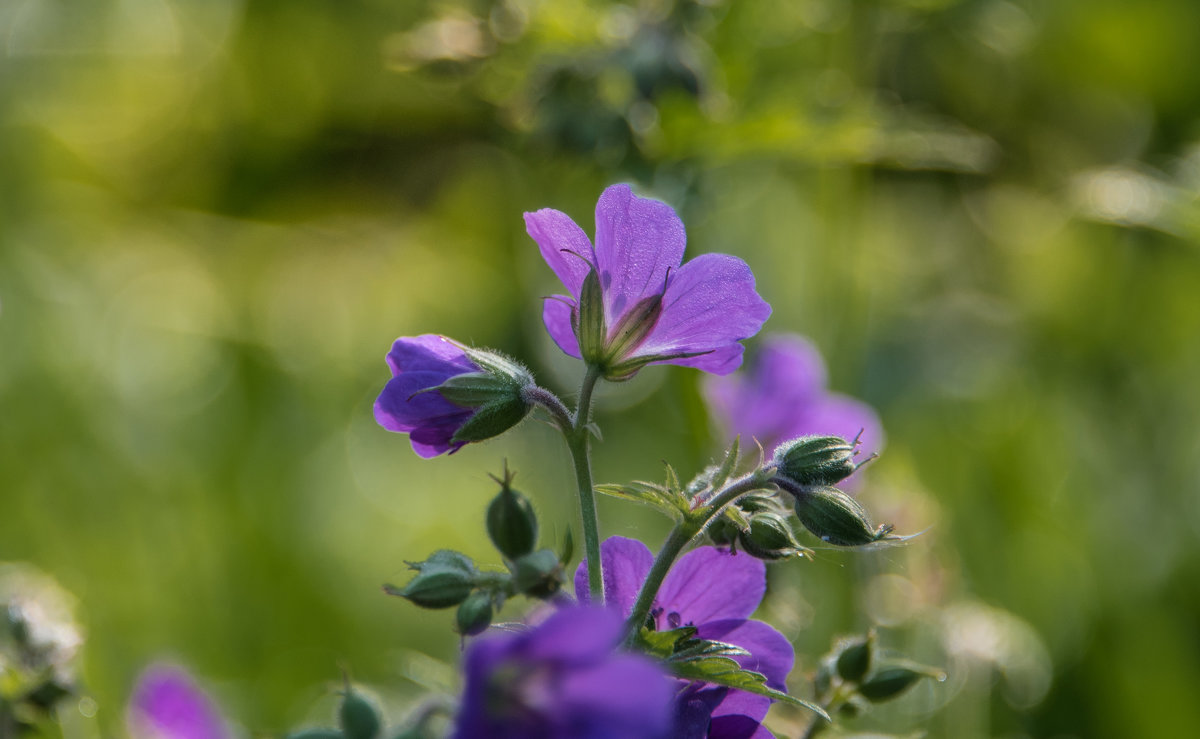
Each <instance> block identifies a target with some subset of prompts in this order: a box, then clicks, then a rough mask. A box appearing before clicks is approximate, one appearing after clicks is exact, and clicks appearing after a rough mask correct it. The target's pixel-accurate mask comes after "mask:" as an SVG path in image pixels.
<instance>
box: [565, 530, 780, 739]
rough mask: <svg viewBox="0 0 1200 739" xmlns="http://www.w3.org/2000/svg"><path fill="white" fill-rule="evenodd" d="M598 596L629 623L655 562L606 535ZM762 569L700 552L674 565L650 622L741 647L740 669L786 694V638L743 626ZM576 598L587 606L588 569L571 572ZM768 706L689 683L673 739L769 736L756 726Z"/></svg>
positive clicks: (761, 585)
mask: <svg viewBox="0 0 1200 739" xmlns="http://www.w3.org/2000/svg"><path fill="white" fill-rule="evenodd" d="M600 551H601V555H602V560H603V568H604V597H605V600H606V602H607V603H608V604H609V605H610V606H612V607H613V608H614V609H616V608H619V609H620V612H621V613H622V614H623V615H625V616H628V615H629V613H630V612H631V611H632V610H633V602H634V601H635V600H636V599H637V594H638V590H640V589H641V587H642V583H643V582H644V581H645V579H646V575H647V574H648V573H649V572H650V566H651V564H653V561H654V557H653V555H651V554H650V550H649V549H647V548H646V545H645V544H643V543H641V542H640V541H637V540H636V539H626V538H624V537H620V536H613V537H610V538H608V539H606V540H605V541H604V543H603V544H602V545H601V550H600ZM766 588H767V578H766V567H765V565H763V563H762V562H761V561H759V560H757V559H754V558H753V557H750V556H749V555H746V554H739V555H735V554H732V553H730V552H728V551H724V550H721V549H716V548H714V547H700V548H698V549H694V550H692V551H691V552H688V553H687V554H685V555H684V556H682V557H680V558H679V561H678V562H676V563H675V566H674V567H673V568H672V569H671V571H670V572H669V573H668V574H667V576H666V578H665V579H664V580H663V584H662V587H661V588H659V591H658V596H657V597H656V598H655V600H654V605H653V607H652V608H651V611H650V616H651V618H652V619H653V620H654V623H655V628H657V629H658V630H660V631H661V630H667V629H674V628H678V627H680V626H688V625H691V626H695V627H696V636H697V637H698V638H701V639H711V640H714V641H721V642H726V643H728V644H734V645H737V646H739V647H742V648H743V649H745V650H746V651H748V652H750V654H749V655H746V656H741V657H736V658H735V659H736V660H737V661H738V663H739V664H740V665H741V666H742V667H743V668H745V669H748V670H754V671H755V672H759V673H762V674H763V675H765V676H766V678H767V685H768V686H769V687H772V688H775V689H777V690H786V689H787V686H786V684H785V682H786V680H787V675H788V673H789V672H791V670H792V663H793V661H794V659H795V655H794V652H793V651H792V645H791V643H790V642H788V640H787V638H786V637H785V636H784V635H783V634H780V633H779V632H778V631H776V630H775V629H774V628H772V627H770V626H768V625H767V624H765V623H763V622H761V621H752V620H749V616H750V614H752V613H754V609H756V608H758V604H759V602H761V601H762V597H763V594H764V593H765V592H766ZM575 594H576V596H577V597H578V598H579V600H580V602H583V603H587V602H589V600H590V598H589V592H588V585H587V562H586V560H585V561H584V562H583V563H581V564H580V565H579V569H578V570H576V572H575ZM770 705H771V701H770V699H769V698H766V697H764V696H759V695H754V694H752V693H746V692H744V691H741V690H730V689H728V688H723V687H718V686H714V685H710V684H707V683H693V684H690V685H688V686H687V687H686V688H684V689H683V690H682V691H681V692H680V693H679V695H678V697H677V699H676V705H675V712H676V729H675V734H674V736H675V737H678V738H680V739H693V738H695V739H701V738H703V737H707V738H708V739H748V738H749V737H755V739H761V738H762V737H770V736H771V733H770V732H769V731H767V730H766V729H765V728H763V727H762V726H761V724H762V719H763V717H764V716H766V715H767V709H768V708H770Z"/></svg>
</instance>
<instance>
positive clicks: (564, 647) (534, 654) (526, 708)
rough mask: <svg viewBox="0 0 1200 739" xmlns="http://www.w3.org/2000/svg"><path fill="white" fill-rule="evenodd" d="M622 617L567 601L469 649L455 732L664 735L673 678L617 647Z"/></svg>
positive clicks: (485, 737) (597, 738)
mask: <svg viewBox="0 0 1200 739" xmlns="http://www.w3.org/2000/svg"><path fill="white" fill-rule="evenodd" d="M622 628H623V624H622V621H621V617H620V616H619V615H617V614H616V613H613V612H612V611H608V610H604V609H599V608H566V609H563V610H561V611H558V612H557V613H555V614H554V615H552V616H551V617H550V618H549V619H547V620H546V621H545V622H543V623H542V624H540V625H539V626H536V627H534V628H533V629H531V630H529V631H525V632H517V633H504V634H495V635H492V636H487V637H484V638H481V639H479V640H478V641H476V642H475V643H473V644H472V645H471V647H470V649H468V650H467V656H466V666H465V672H466V690H465V691H464V694H463V700H462V708H461V710H460V712H459V715H458V719H457V722H456V726H455V731H454V737H455V739H526V737H542V738H543V739H575V738H576V737H588V739H666V738H667V737H670V736H673V734H672V731H671V728H672V726H671V721H672V706H673V701H674V697H675V683H674V681H673V680H671V679H670V678H669V677H668V676H667V674H666V673H665V672H663V670H662V669H661V668H660V667H659V666H658V665H656V664H655V663H654V662H652V661H651V660H649V659H647V658H645V657H643V656H640V655H634V654H628V653H624V652H618V651H617V650H616V645H617V643H618V642H619V641H620V639H621V632H622Z"/></svg>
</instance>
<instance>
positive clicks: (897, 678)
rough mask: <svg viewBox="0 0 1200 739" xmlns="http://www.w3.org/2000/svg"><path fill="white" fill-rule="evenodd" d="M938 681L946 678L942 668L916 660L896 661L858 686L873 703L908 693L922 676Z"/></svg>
mask: <svg viewBox="0 0 1200 739" xmlns="http://www.w3.org/2000/svg"><path fill="white" fill-rule="evenodd" d="M925 677H927V678H932V679H934V680H937V681H939V682H940V681H942V680H945V679H946V674H945V673H944V672H942V671H941V670H938V669H936V668H933V667H929V666H926V665H920V664H917V663H915V662H907V661H894V662H889V663H887V664H882V665H879V667H878V668H877V669H876V670H875V671H874V672H873V673H871V675H869V676H868V677H867V679H866V680H865V681H863V683H862V684H861V685H859V686H858V694H859V695H861V696H862V697H864V698H866V699H867V700H869V701H871V702H872V703H883V702H884V701H889V700H892V699H893V698H898V697H900V696H901V695H903V694H904V693H906V692H907V691H908V690H909V689H910V688H911V687H912V686H914V685H916V684H917V681H919V680H920V679H921V678H925Z"/></svg>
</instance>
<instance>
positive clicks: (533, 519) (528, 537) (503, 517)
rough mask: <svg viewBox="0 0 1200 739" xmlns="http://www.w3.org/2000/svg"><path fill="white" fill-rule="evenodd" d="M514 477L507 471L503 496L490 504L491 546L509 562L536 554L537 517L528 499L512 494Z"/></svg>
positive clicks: (488, 510) (502, 481)
mask: <svg viewBox="0 0 1200 739" xmlns="http://www.w3.org/2000/svg"><path fill="white" fill-rule="evenodd" d="M511 482H512V476H511V475H510V474H508V471H507V470H505V473H504V478H503V479H502V480H500V492H499V493H497V494H496V497H495V498H493V499H492V502H491V503H489V504H488V509H487V532H488V536H489V537H490V538H491V540H492V544H494V545H495V546H496V549H498V550H500V553H501V554H503V555H504V556H505V557H507V558H509V559H516V558H517V557H520V556H522V555H525V554H529V553H530V552H532V551H533V548H534V547H535V546H536V545H537V534H538V524H537V515H536V514H534V512H533V506H532V505H530V503H529V499H528V498H526V497H525V496H524V495H522V494H521V493H519V492H517V491H516V490H513V488H512V485H511V484H510V483H511Z"/></svg>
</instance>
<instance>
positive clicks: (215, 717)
mask: <svg viewBox="0 0 1200 739" xmlns="http://www.w3.org/2000/svg"><path fill="white" fill-rule="evenodd" d="M127 723H128V726H129V733H130V734H131V735H132V736H133V737H135V739H228V737H229V736H230V733H229V729H228V728H227V727H226V726H225V721H224V719H222V718H221V714H220V712H219V711H218V710H217V708H216V706H215V705H213V702H212V701H211V700H209V698H208V696H207V695H205V694H204V691H202V690H200V687H199V686H198V685H196V682H195V681H194V680H193V679H192V678H191V676H190V675H188V673H187V672H185V671H184V670H183V669H181V668H179V667H174V666H171V665H165V664H158V665H151V666H150V667H147V668H146V669H145V670H144V671H143V672H142V674H141V676H140V677H139V678H138V681H137V686H136V687H135V688H134V690H133V697H132V698H131V699H130V702H129V713H128V716H127Z"/></svg>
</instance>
